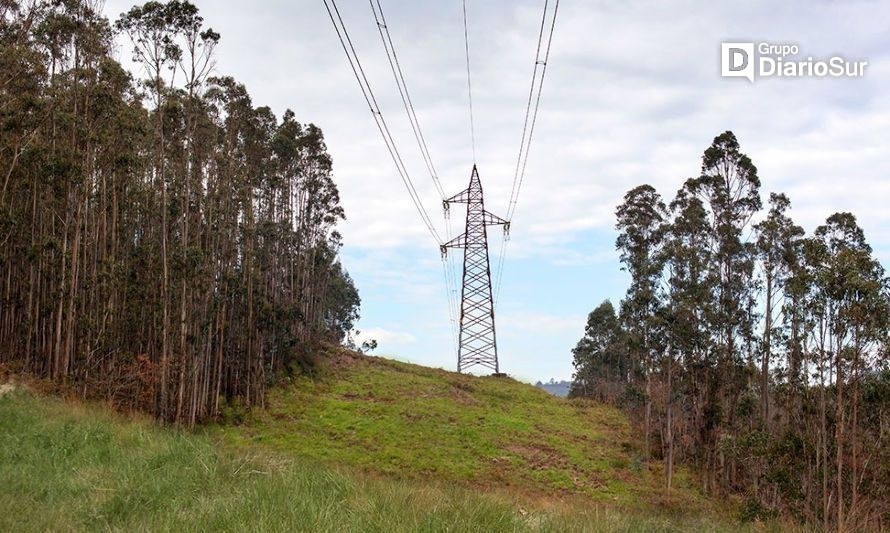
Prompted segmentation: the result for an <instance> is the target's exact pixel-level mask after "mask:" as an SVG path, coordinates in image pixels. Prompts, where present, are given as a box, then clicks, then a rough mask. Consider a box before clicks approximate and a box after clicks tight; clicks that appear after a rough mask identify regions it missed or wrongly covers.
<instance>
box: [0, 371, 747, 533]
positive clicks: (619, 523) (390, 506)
mask: <svg viewBox="0 0 890 533" xmlns="http://www.w3.org/2000/svg"><path fill="white" fill-rule="evenodd" d="M501 386H502V385H495V387H501ZM730 529H731V528H727V527H726V526H719V527H718V526H715V525H714V524H712V523H710V522H708V521H707V520H706V519H694V518H692V519H682V518H681V519H673V520H668V519H664V518H658V517H645V516H638V515H632V514H622V513H619V512H617V511H615V510H612V509H608V508H602V507H597V506H591V505H586V506H583V507H575V508H567V507H562V506H549V507H548V508H546V509H544V510H542V509H540V508H527V509H526V508H522V507H520V506H519V505H517V504H516V503H515V502H512V501H511V500H510V499H508V498H504V497H498V496H492V495H482V494H479V492H478V491H476V490H472V489H467V488H461V487H456V486H453V485H448V484H443V483H434V482H430V481H426V482H421V481H408V482H399V481H392V480H387V479H375V478H370V477H368V476H363V475H359V474H344V473H342V472H340V471H336V470H332V469H331V468H327V467H324V466H319V465H317V464H313V462H311V461H308V462H307V461H305V460H300V459H295V458H286V457H282V456H280V455H271V456H270V455H267V454H262V453H260V452H259V451H258V450H257V449H256V448H241V449H237V450H232V449H231V448H228V447H221V446H220V444H219V443H218V442H215V441H214V440H212V439H210V438H207V437H201V436H196V435H186V434H181V433H178V432H176V431H173V430H170V429H163V428H158V427H157V426H155V425H154V424H152V423H151V422H150V421H147V420H143V419H135V420H134V419H131V418H124V417H122V416H120V415H116V414H114V413H111V412H109V411H108V410H106V409H103V408H99V407H94V406H92V407H91V406H83V405H80V404H72V403H68V402H63V401H60V400H52V399H46V398H40V397H36V396H33V395H31V394H29V393H26V392H22V391H21V390H18V391H12V392H9V391H8V390H4V391H2V392H0V531H47V530H52V531H62V530H63V531H83V530H120V531H132V530H138V531H158V530H160V531H194V530H202V531H203V530H207V531H320V532H326V531H330V532H375V531H381V532H382V531H485V532H497V531H519V532H521V531H553V532H564V531H567V532H571V531H717V530H721V531H722V530H730Z"/></svg>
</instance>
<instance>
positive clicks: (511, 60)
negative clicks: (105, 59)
mask: <svg viewBox="0 0 890 533" xmlns="http://www.w3.org/2000/svg"><path fill="white" fill-rule="evenodd" d="M193 2H195V3H196V4H197V5H198V7H199V8H200V10H201V12H202V14H203V16H204V18H205V20H206V22H207V23H208V24H209V25H210V26H212V27H213V28H214V29H215V30H217V31H218V32H219V33H221V34H222V41H221V43H220V46H219V48H218V50H217V71H218V72H219V73H221V74H227V75H231V76H233V77H235V78H236V79H238V80H239V81H241V82H242V83H244V84H245V85H246V86H247V88H248V90H249V91H250V93H251V94H252V96H253V98H254V103H255V105H268V106H270V107H271V108H272V109H273V110H274V111H275V112H276V113H277V114H278V115H279V116H280V115H281V114H282V113H283V112H284V111H285V109H288V108H290V109H293V110H294V112H295V113H296V115H297V118H298V119H299V120H301V121H302V122H313V123H315V124H317V125H319V126H320V127H321V128H322V129H323V131H324V132H325V137H326V139H327V143H328V148H329V150H330V152H331V154H332V155H333V158H334V170H335V175H336V181H337V183H338V185H339V187H340V190H341V197H342V201H343V205H344V207H345V209H346V213H347V217H348V220H347V221H346V222H345V223H344V224H343V225H342V228H341V231H342V233H343V235H344V238H345V241H346V246H345V247H344V249H343V262H344V264H345V266H346V267H347V268H348V270H349V271H350V273H351V274H352V275H353V277H354V278H355V280H356V283H357V285H358V287H359V290H360V292H361V296H362V320H361V322H360V324H359V328H360V329H361V330H362V331H363V332H364V333H365V334H366V335H367V336H369V337H373V338H376V339H377V341H378V342H379V349H378V353H380V354H382V355H387V356H391V357H396V358H399V359H404V360H409V361H413V362H417V363H421V364H425V365H431V366H440V367H444V368H449V369H450V368H454V366H455V364H456V355H455V346H454V342H453V340H452V333H451V327H450V323H449V313H448V307H447V304H446V302H447V299H446V290H445V283H444V278H443V270H442V261H441V259H440V255H439V252H438V250H437V247H436V243H435V242H434V241H433V239H432V238H431V236H430V235H429V234H428V233H427V232H426V231H425V229H424V227H423V225H422V224H421V223H420V219H419V217H418V215H417V213H416V212H415V211H414V207H413V206H412V204H411V202H410V200H409V197H408V195H407V193H406V191H405V189H404V186H403V185H402V183H401V181H400V179H399V177H398V175H397V174H396V172H395V167H394V165H393V163H392V161H391V160H390V158H389V156H388V154H387V153H386V152H385V149H384V145H383V141H382V140H381V138H380V136H379V134H378V133H377V131H376V128H375V125H374V121H373V120H372V117H371V115H370V113H369V110H368V107H367V105H366V104H365V102H364V99H363V98H362V96H361V93H360V91H359V88H358V85H357V83H356V82H355V79H354V78H353V77H352V72H351V71H350V69H349V66H348V63H347V62H346V58H345V55H344V54H343V51H342V49H341V48H340V43H339V41H338V40H337V37H336V34H335V33H334V30H333V27H332V26H331V22H330V20H329V19H328V15H327V12H326V11H325V8H324V4H323V2H322V1H321V0H311V1H307V0H258V1H257V2H251V3H245V2H243V1H235V0H212V1H210V0H193ZM131 4H132V2H131V1H126V0H107V2H106V7H105V10H106V13H107V14H108V16H109V17H110V18H112V19H115V18H117V16H118V15H119V14H120V13H121V12H122V11H125V10H126V9H128V8H129V7H130V5H131ZM381 4H382V6H383V9H384V12H385V14H386V18H387V22H388V25H389V28H390V32H391V34H392V38H393V41H394V43H395V46H396V51H397V53H398V55H399V60H400V63H401V65H402V67H403V70H404V73H405V76H406V79H407V82H408V86H409V89H410V91H411V96H412V99H413V101H414V104H415V107H416V110H417V114H418V118H419V120H420V123H421V126H422V128H423V133H424V136H425V137H426V140H427V142H428V145H429V148H430V152H431V155H432V157H433V160H434V163H435V165H436V167H437V169H438V171H439V175H440V178H441V181H442V184H443V186H444V188H445V189H446V193H448V194H453V193H456V192H458V191H460V190H461V189H463V188H465V187H466V185H467V182H468V179H469V174H470V169H471V167H472V163H473V157H472V152H471V146H470V134H469V116H468V106H467V94H466V70H465V69H466V65H465V63H464V43H463V26H462V12H461V3H460V1H459V0H447V1H436V2H418V1H407V0H381ZM551 5H552V2H551ZM338 6H339V8H340V11H341V13H342V15H343V17H344V20H345V23H346V26H347V29H348V30H349V32H350V35H351V36H352V38H353V41H354V43H355V45H356V48H357V52H358V54H359V58H360V60H361V61H362V64H363V66H364V67H365V70H366V72H367V73H368V75H369V78H370V81H371V85H372V88H373V90H374V92H375V94H376V96H377V99H378V102H379V104H380V107H381V110H382V112H383V114H384V116H385V117H386V118H387V121H388V122H389V124H390V127H391V128H392V130H393V135H394V137H395V139H396V141H397V143H398V146H399V148H400V150H401V152H402V154H403V156H404V158H405V161H406V165H407V167H408V169H409V171H410V172H411V175H412V177H413V179H414V182H415V184H416V185H417V188H418V191H419V193H420V196H421V197H422V198H423V200H424V202H425V204H426V208H427V210H428V211H429V212H430V213H431V214H432V215H433V218H434V220H435V221H437V222H438V224H439V228H440V233H444V222H443V220H442V216H441V209H440V206H439V202H438V201H437V198H438V196H437V193H436V191H435V189H434V186H433V184H432V181H431V180H430V178H429V176H428V175H427V174H426V173H425V172H426V171H425V167H424V165H423V162H422V159H421V157H420V152H419V150H418V149H417V147H416V145H415V144H414V140H413V136H412V134H411V132H410V127H409V123H408V121H407V118H406V115H405V114H404V111H403V110H402V107H401V101H400V100H399V97H398V92H397V90H396V86H395V83H394V81H393V79H392V75H391V73H390V72H389V67H388V64H387V63H386V56H385V53H384V50H383V46H382V44H381V41H380V37H379V35H378V33H377V28H376V26H375V24H374V19H373V16H372V13H371V8H370V5H369V3H368V2H365V1H364V0H340V2H339V3H338ZM467 6H468V16H469V39H470V54H471V63H472V76H473V89H474V94H473V98H474V110H475V119H476V120H475V124H476V152H477V157H476V162H477V163H478V166H479V172H480V176H481V178H482V183H483V186H484V188H485V194H486V207H487V208H488V209H489V210H490V211H492V212H494V213H496V214H504V213H505V212H506V210H507V202H508V197H509V194H510V186H511V182H512V178H513V165H514V164H515V161H516V157H517V153H518V150H519V142H520V135H521V132H522V121H523V116H524V111H525V102H526V98H527V95H528V89H529V82H530V80H531V72H532V68H533V65H534V53H535V44H536V38H537V31H538V27H539V24H540V16H541V9H542V7H543V1H542V0H534V1H532V0H497V1H495V0H488V1H485V2H482V1H480V0H468V4H467ZM888 20H890V2H876V1H855V0H854V1H845V2H840V1H829V2H821V1H813V0H798V1H791V2H783V3H781V5H779V4H777V3H775V2H769V1H751V2H709V3H705V2H691V1H688V2H687V1H670V2H668V1H661V0H659V1H655V0H652V1H634V0H629V1H624V2H615V1H595V0H562V2H561V4H560V8H559V17H558V20H557V24H556V32H555V36H554V38H553V49H552V52H551V56H550V61H549V64H548V70H547V79H546V83H545V87H544V94H543V97H542V101H541V111H540V114H539V117H538V125H537V129H536V131H535V137H534V141H533V144H532V148H531V155H530V157H529V161H528V169H527V173H526V179H525V182H524V185H523V189H522V192H521V194H520V197H519V200H518V206H517V210H516V214H515V216H514V218H513V227H512V231H511V240H510V243H509V246H508V249H507V260H506V263H505V268H504V276H503V283H502V287H501V291H500V299H499V302H498V309H497V310H498V315H497V328H498V341H499V348H500V361H501V368H502V369H503V370H504V371H506V372H508V373H510V374H511V375H514V376H515V377H517V378H520V379H525V380H537V379H548V378H551V377H554V378H557V379H568V378H570V377H571V373H572V366H571V354H570V350H571V348H572V347H573V346H574V344H575V342H576V341H577V340H578V338H579V337H580V336H581V334H582V333H583V327H584V323H585V318H586V315H587V313H588V312H589V311H590V310H591V309H593V308H594V307H595V306H596V305H597V304H599V303H600V302H601V301H602V300H603V299H605V298H610V299H612V300H613V302H616V303H617V301H618V300H619V299H620V298H621V295H622V294H623V292H624V289H625V286H626V282H627V279H626V276H625V274H624V273H622V272H621V271H620V264H619V262H618V256H617V254H616V253H615V251H614V240H615V236H616V235H615V232H614V229H613V224H614V222H613V219H614V216H613V214H614V209H615V206H616V205H617V204H618V202H619V201H620V199H621V197H622V196H623V194H624V193H625V192H626V191H627V190H628V189H630V188H632V187H634V186H636V185H638V184H641V183H649V184H651V185H653V186H655V187H656V188H657V189H658V190H659V192H660V193H661V194H662V195H663V196H665V197H666V198H667V199H670V198H672V197H673V195H674V193H675V192H676V190H677V189H678V188H679V187H680V186H681V184H682V183H683V181H684V180H685V178H687V177H690V176H693V175H696V174H697V173H698V170H699V165H700V157H701V153H702V151H703V150H704V149H705V148H706V147H707V146H708V145H709V144H710V142H711V140H712V139H713V138H714V136H716V135H717V134H719V133H721V132H723V131H725V130H732V131H734V132H735V133H736V135H737V137H738V138H739V141H740V142H741V145H742V149H743V151H745V152H746V153H748V154H749V155H750V156H751V158H752V159H753V160H754V163H755V164H756V165H757V167H758V169H759V174H760V177H761V180H762V184H763V188H762V194H763V196H764V197H765V198H766V197H767V196H768V194H769V192H772V191H781V192H785V193H787V194H788V195H789V197H790V198H791V201H792V205H793V209H792V216H793V217H794V218H795V219H796V220H797V222H798V223H800V224H801V225H803V226H804V227H805V228H806V229H807V230H808V231H812V230H813V229H814V228H815V227H816V226H817V225H818V224H819V223H821V222H822V221H824V220H825V218H826V217H827V216H828V215H829V214H831V213H833V212H836V211H851V212H853V213H854V214H855V215H856V216H857V217H858V218H859V221H860V223H861V225H862V226H863V227H864V229H865V231H866V236H867V238H868V239H869V241H870V242H871V244H872V245H873V246H874V248H875V250H876V253H877V255H878V257H879V258H880V259H881V261H882V262H883V263H884V264H885V265H886V266H890V216H888V214H887V206H888V203H890V179H888V177H890V176H888V175H890V147H888V141H890V91H888V90H887V88H888V87H890V31H888V27H887V21H888ZM723 41H767V42H772V43H795V44H797V45H798V46H799V47H800V51H801V54H802V55H804V56H813V57H816V58H821V57H828V56H832V55H842V56H844V57H846V58H849V59H864V60H867V61H868V62H869V64H868V67H867V70H866V76H865V77H864V78H861V79H760V80H758V81H757V82H755V83H753V84H752V83H749V82H748V81H747V80H745V79H741V78H735V79H723V78H721V77H720V57H719V56H720V43H721V42H723ZM120 54H121V56H122V59H125V58H126V57H127V56H128V49H127V47H126V45H125V43H121V51H120ZM453 216H454V218H455V220H456V219H459V218H460V217H459V216H456V215H453ZM499 239H500V237H496V238H494V239H493V241H492V244H491V248H492V251H493V252H495V253H496V252H497V251H498V250H500V240H499Z"/></svg>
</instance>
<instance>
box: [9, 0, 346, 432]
mask: <svg viewBox="0 0 890 533" xmlns="http://www.w3.org/2000/svg"><path fill="white" fill-rule="evenodd" d="M101 5H102V4H101V2H100V1H98V0H34V1H31V2H21V1H17V0H0V73H2V74H0V180H2V183H0V184H2V189H0V363H4V364H7V365H15V366H17V367H18V368H20V369H22V370H23V371H26V372H31V373H34V374H37V375H41V376H46V377H49V378H52V379H55V380H59V381H65V382H68V383H73V384H76V385H77V386H78V387H79V388H81V389H82V390H83V391H84V394H86V395H92V396H101V397H106V398H108V399H110V400H112V401H113V402H115V403H117V404H119V405H122V406H125V407H132V408H139V409H144V410H147V411H149V412H151V413H153V414H155V415H157V416H158V417H160V418H161V419H164V420H167V421H172V422H175V423H178V424H183V425H189V426H191V425H193V424H195V423H196V422H198V421H200V420H203V419H206V418H208V417H213V416H216V415H218V414H219V412H220V409H221V403H224V402H226V401H229V402H233V401H235V402H239V403H240V404H242V405H245V406H251V405H254V404H262V403H263V401H264V394H265V390H266V386H267V384H269V383H270V382H271V380H272V379H273V378H274V375H275V374H276V373H277V372H279V371H283V370H288V369H299V367H300V366H302V367H306V366H307V365H311V361H312V359H311V356H310V355H309V354H310V353H311V347H312V345H313V344H314V343H317V342H320V341H324V340H332V341H340V340H342V339H343V338H344V336H345V335H346V333H347V332H348V331H349V330H350V329H351V328H352V323H353V321H354V320H355V319H356V318H357V316H358V307H359V297H358V293H357V291H356V289H355V287H354V285H353V283H352V280H351V279H350V277H349V274H348V273H347V272H346V271H345V270H344V269H343V267H342V266H341V264H340V262H339V260H338V252H339V248H340V246H341V237H340V235H339V234H338V233H337V231H336V230H335V226H336V224H337V223H338V222H339V221H340V220H342V219H343V218H344V212H343V209H342V207H341V206H340V201H339V194H338V190H337V187H336V185H335V184H334V181H333V179H332V170H331V165H332V162H331V157H330V155H329V154H328V153H327V149H326V146H325V142H324V137H323V135H322V132H321V130H320V129H319V128H318V127H316V126H314V125H312V124H309V125H304V124H301V123H299V122H298V121H297V120H296V117H295V116H294V114H293V112H291V111H289V110H288V111H287V112H286V113H284V115H283V116H282V117H281V118H280V119H279V118H277V117H276V116H275V115H274V114H273V113H272V111H271V110H270V109H269V108H268V107H263V106H259V107H257V106H255V105H254V104H253V102H252V100H251V97H250V95H249V94H248V92H247V90H246V89H245V87H244V86H243V85H241V84H240V83H238V82H236V81H235V80H234V79H232V78H231V77H226V76H213V66H214V52H215V49H216V45H217V43H218V42H219V39H220V35H219V34H218V33H216V32H214V31H213V30H212V29H210V28H209V27H206V26H205V24H204V20H203V18H202V17H201V16H200V14H199V12H198V10H197V8H196V7H195V6H194V5H192V4H191V3H189V2H187V1H179V0H171V1H169V2H165V3H162V2H154V1H152V2H147V3H145V4H144V5H141V6H135V7H133V8H132V9H131V10H130V11H128V12H127V13H124V14H122V15H121V17H120V19H119V20H118V21H117V22H116V23H115V24H113V25H112V24H111V23H110V22H109V21H108V20H107V19H106V18H104V17H103V16H102V14H101V13H100V6H101ZM118 37H120V38H121V39H122V40H124V41H125V42H128V43H129V44H128V48H130V49H131V50H130V51H131V52H132V57H133V60H134V64H135V65H137V66H138V67H139V68H140V69H141V73H140V74H139V75H138V76H139V79H135V78H134V76H133V75H131V74H130V73H129V72H128V71H127V70H126V69H124V68H123V67H122V66H121V65H120V64H119V63H118V62H117V61H116V60H115V59H114V58H113V54H112V50H113V47H114V42H115V39H116V38H118Z"/></svg>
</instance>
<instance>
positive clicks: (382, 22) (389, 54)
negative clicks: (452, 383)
mask: <svg viewBox="0 0 890 533" xmlns="http://www.w3.org/2000/svg"><path fill="white" fill-rule="evenodd" d="M368 3H369V4H370V6H371V12H372V13H373V14H374V22H375V23H376V24H377V32H378V33H379V34H380V40H381V42H382V43H383V49H384V51H385V52H386V58H387V60H388V61H389V67H390V71H391V72H392V75H393V78H394V79H395V82H396V87H397V88H398V90H399V97H400V98H401V100H402V106H403V107H404V109H405V114H406V115H408V122H409V123H410V124H411V130H412V131H413V133H414V140H415V141H416V142H417V147H418V148H419V149H420V154H421V157H422V158H423V162H424V164H425V165H426V169H427V172H429V175H430V178H431V179H432V181H433V184H434V185H435V187H436V191H437V192H438V193H439V197H440V199H441V200H443V201H444V200H445V191H444V189H443V188H442V183H441V181H440V180H439V175H438V172H437V171H436V165H435V164H434V163H433V157H432V155H430V150H429V146H428V145H427V142H426V138H425V136H424V135H423V130H422V128H421V127H420V121H419V120H418V118H417V113H416V111H415V110H414V102H413V101H412V100H411V93H410V91H409V90H408V83H407V82H406V81H405V74H404V72H403V71H402V66H401V64H400V63H399V57H398V54H397V53H396V46H395V43H393V40H392V35H391V34H390V31H389V24H388V23H387V22H386V15H385V14H384V12H383V6H382V4H381V3H380V0H368ZM445 233H446V236H450V235H451V223H450V219H449V218H448V216H445ZM442 267H443V274H444V277H445V293H446V297H447V305H448V319H449V322H450V324H451V333H452V340H453V342H454V343H455V350H456V349H457V319H456V314H457V301H456V297H455V292H456V291H455V290H454V288H453V287H454V284H455V283H456V282H455V280H454V272H453V263H452V261H451V260H450V259H446V258H445V257H443V261H442Z"/></svg>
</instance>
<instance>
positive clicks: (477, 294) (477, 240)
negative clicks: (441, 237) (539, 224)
mask: <svg viewBox="0 0 890 533" xmlns="http://www.w3.org/2000/svg"><path fill="white" fill-rule="evenodd" d="M452 203H460V204H467V224H466V232H465V233H464V234H463V235H459V236H457V237H455V238H454V239H452V240H450V241H448V242H447V243H445V244H443V245H442V246H441V249H442V253H443V254H445V253H447V251H448V248H463V249H464V270H463V288H462V291H461V305H460V341H459V345H458V352H457V371H458V372H463V371H464V370H466V369H469V368H470V367H473V366H477V365H478V366H482V367H485V368H488V369H490V370H492V371H494V373H495V374H497V373H499V368H498V347H497V339H496V337H495V328H494V303H493V301H492V295H491V267H490V265H489V260H488V231H487V229H486V228H487V227H488V226H495V225H503V226H504V231H508V230H509V228H510V223H509V222H508V221H506V220H504V219H502V218H500V217H498V216H496V215H493V214H491V213H489V212H488V211H486V210H485V202H484V201H483V196H482V182H481V181H480V180H479V173H478V172H477V170H476V165H473V172H472V174H471V175H470V185H469V187H467V188H466V189H465V190H463V191H461V192H459V193H458V194H456V195H454V196H452V197H451V198H448V199H447V200H445V202H444V205H445V209H446V210H448V208H449V204H452Z"/></svg>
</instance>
